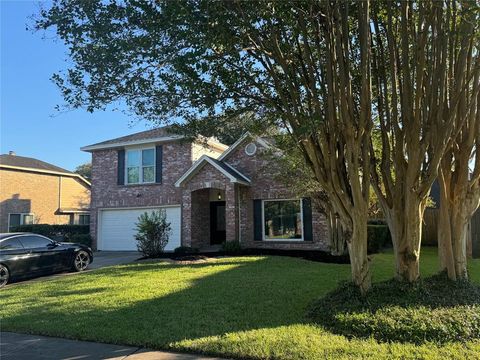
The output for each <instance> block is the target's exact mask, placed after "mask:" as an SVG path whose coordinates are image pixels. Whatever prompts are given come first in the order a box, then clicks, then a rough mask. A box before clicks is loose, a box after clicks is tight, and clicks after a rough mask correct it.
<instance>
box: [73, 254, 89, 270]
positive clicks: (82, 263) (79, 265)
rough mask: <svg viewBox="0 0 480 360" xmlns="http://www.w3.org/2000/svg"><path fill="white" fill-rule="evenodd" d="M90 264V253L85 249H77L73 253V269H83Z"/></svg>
mask: <svg viewBox="0 0 480 360" xmlns="http://www.w3.org/2000/svg"><path fill="white" fill-rule="evenodd" d="M88 264H90V255H88V253H87V252H86V251H79V252H77V253H76V254H75V259H74V260H73V270H75V271H83V270H85V269H86V268H87V267H88Z"/></svg>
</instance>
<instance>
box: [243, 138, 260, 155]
mask: <svg viewBox="0 0 480 360" xmlns="http://www.w3.org/2000/svg"><path fill="white" fill-rule="evenodd" d="M250 145H252V146H253V151H252V152H248V150H247V149H248V147H249V146H250ZM256 152H257V144H255V142H253V141H252V142H249V143H248V144H247V145H246V146H245V154H246V155H247V156H253V155H255V153H256Z"/></svg>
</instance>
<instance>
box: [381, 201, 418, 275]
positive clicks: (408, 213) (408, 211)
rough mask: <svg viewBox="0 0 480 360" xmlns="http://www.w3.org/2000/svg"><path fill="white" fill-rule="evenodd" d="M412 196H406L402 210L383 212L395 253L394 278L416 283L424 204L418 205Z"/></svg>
mask: <svg viewBox="0 0 480 360" xmlns="http://www.w3.org/2000/svg"><path fill="white" fill-rule="evenodd" d="M414 196H415V195H407V196H406V199H405V206H404V208H403V209H401V210H396V209H387V211H385V213H386V215H387V222H388V226H389V228H390V232H391V234H392V243H393V249H394V253H395V277H396V278H397V279H398V280H402V281H408V282H414V281H417V280H418V279H419V277H420V267H419V260H420V246H421V240H422V219H423V213H424V211H425V205H424V203H423V202H421V203H420V204H419V203H418V201H416V199H414Z"/></svg>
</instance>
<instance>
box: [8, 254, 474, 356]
mask: <svg viewBox="0 0 480 360" xmlns="http://www.w3.org/2000/svg"><path fill="white" fill-rule="evenodd" d="M393 264H394V258H393V254H392V253H391V252H390V253H388V252H386V253H381V254H376V255H374V256H373V262H372V267H371V270H372V273H373V280H374V281H378V279H381V280H386V279H388V278H390V277H391V276H393V272H394V269H393V267H394V265H393ZM420 266H421V267H422V273H423V274H430V275H431V274H433V273H435V271H436V269H437V268H438V258H437V256H436V249H432V248H426V249H422V262H421V264H420ZM469 269H470V273H471V275H472V281H474V282H476V283H477V284H479V285H480V259H473V260H471V261H470V262H469ZM349 276H350V269H349V265H346V264H345V265H339V264H324V263H319V262H312V261H305V260H302V259H298V258H290V257H284V256H282V257H279V256H248V257H230V258H218V259H215V260H213V259H212V260H211V261H208V262H205V263H195V264H173V263H167V262H164V261H158V262H156V261H145V262H143V261H140V262H138V261H137V262H135V263H132V264H127V265H120V266H112V267H106V268H103V269H99V270H96V271H95V273H94V274H93V273H83V274H78V275H75V276H61V277H56V278H54V279H52V280H50V281H35V282H30V283H28V284H24V285H21V284H19V286H17V285H13V286H10V287H7V288H5V289H2V291H0V304H1V305H2V306H0V318H1V319H2V321H1V327H2V331H12V332H15V331H16V332H19V333H29V334H39V335H40V334H41V335H50V336H60V337H64V338H70V339H78V340H87V341H95V342H104V343H116V344H128V345H131V346H139V347H148V348H151V349H158V350H160V349H162V350H170V351H172V350H175V351H184V352H189V353H197V354H198V353H203V354H209V355H212V357H219V358H229V359H231V358H235V359H258V360H260V359H272V360H319V359H335V360H338V359H341V360H353V359H365V360H367V359H370V360H372V359H382V360H390V359H405V360H417V359H423V360H444V359H458V360H460V359H476V358H478V354H479V353H480V341H469V342H466V343H463V342H451V343H446V344H442V345H438V344H434V343H426V344H422V345H416V344H412V343H399V342H394V341H391V342H377V341H376V340H375V339H373V338H368V339H365V338H362V337H360V338H356V339H348V338H347V337H345V336H341V335H338V334H335V333H334V332H332V331H329V330H328V329H325V328H324V327H322V326H318V325H316V324H308V323H306V322H305V309H306V308H307V307H308V305H309V304H311V303H312V302H313V301H315V299H317V298H319V297H321V296H324V295H326V294H327V293H328V292H330V291H332V290H334V289H335V288H337V286H338V281H342V280H348V278H349ZM152 314H154V316H152Z"/></svg>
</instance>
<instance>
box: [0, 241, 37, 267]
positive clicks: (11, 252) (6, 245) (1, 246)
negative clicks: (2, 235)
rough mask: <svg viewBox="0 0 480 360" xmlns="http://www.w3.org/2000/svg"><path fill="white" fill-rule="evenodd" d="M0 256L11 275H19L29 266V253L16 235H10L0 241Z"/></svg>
mask: <svg viewBox="0 0 480 360" xmlns="http://www.w3.org/2000/svg"><path fill="white" fill-rule="evenodd" d="M0 258H1V262H2V263H4V264H5V265H6V266H7V267H8V269H9V270H10V274H11V275H12V276H21V275H23V273H24V272H25V270H26V269H28V268H29V263H30V261H31V254H30V252H29V251H27V250H26V249H25V248H24V247H23V245H22V243H21V242H20V241H19V240H18V238H17V237H11V238H8V239H4V240H1V241H0Z"/></svg>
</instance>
